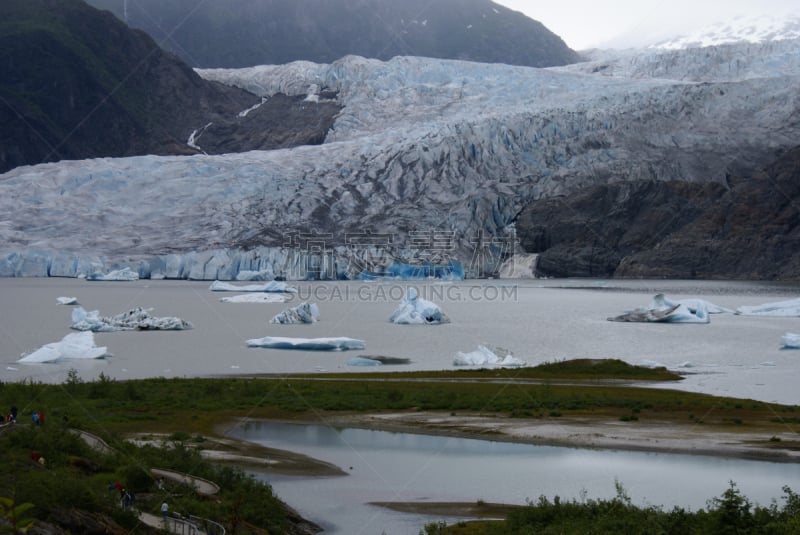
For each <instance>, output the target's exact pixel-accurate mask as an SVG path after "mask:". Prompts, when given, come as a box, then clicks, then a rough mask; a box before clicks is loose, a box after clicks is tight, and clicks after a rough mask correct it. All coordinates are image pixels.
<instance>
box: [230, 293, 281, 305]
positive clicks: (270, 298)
mask: <svg viewBox="0 0 800 535" xmlns="http://www.w3.org/2000/svg"><path fill="white" fill-rule="evenodd" d="M287 299H288V297H285V296H283V295H280V294H270V293H251V294H242V295H232V296H230V297H222V298H221V299H220V302H221V303H285V302H286V300H287Z"/></svg>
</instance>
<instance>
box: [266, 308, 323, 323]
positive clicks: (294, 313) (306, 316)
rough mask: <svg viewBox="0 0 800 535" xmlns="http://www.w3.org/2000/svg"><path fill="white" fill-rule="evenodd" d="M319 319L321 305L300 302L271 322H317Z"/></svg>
mask: <svg viewBox="0 0 800 535" xmlns="http://www.w3.org/2000/svg"><path fill="white" fill-rule="evenodd" d="M317 321H319V307H318V306H317V304H316V303H305V302H304V303H300V304H299V305H297V306H296V307H292V308H287V309H286V310H284V311H283V312H281V313H280V314H278V315H276V316H275V317H274V318H272V319H271V320H270V323H280V324H284V325H285V324H293V323H315V322H317Z"/></svg>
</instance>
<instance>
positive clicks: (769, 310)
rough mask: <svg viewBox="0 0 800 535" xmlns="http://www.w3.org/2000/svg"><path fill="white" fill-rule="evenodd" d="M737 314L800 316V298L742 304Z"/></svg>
mask: <svg viewBox="0 0 800 535" xmlns="http://www.w3.org/2000/svg"><path fill="white" fill-rule="evenodd" d="M736 314H739V315H742V316H773V317H783V318H788V317H795V316H800V299H789V300H788V301H776V302H774V303H765V304H763V305H756V306H740V307H737V309H736Z"/></svg>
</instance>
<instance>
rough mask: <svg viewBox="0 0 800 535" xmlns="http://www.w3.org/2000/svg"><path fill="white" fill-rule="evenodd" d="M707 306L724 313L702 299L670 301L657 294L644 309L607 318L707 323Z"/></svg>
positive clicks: (636, 321)
mask: <svg viewBox="0 0 800 535" xmlns="http://www.w3.org/2000/svg"><path fill="white" fill-rule="evenodd" d="M708 305H712V306H713V309H714V310H715V311H724V310H726V309H723V308H722V307H717V306H716V305H713V304H711V303H708V301H704V300H702V299H692V300H686V301H672V300H670V299H667V298H666V297H665V296H664V294H658V295H656V296H655V297H654V298H653V301H652V302H651V303H650V304H649V305H648V306H646V307H639V308H636V309H633V310H628V311H626V312H625V313H624V314H621V315H619V316H615V317H611V318H608V321H620V322H633V323H709V322H710V321H711V320H710V318H709V312H708V309H707V306H708Z"/></svg>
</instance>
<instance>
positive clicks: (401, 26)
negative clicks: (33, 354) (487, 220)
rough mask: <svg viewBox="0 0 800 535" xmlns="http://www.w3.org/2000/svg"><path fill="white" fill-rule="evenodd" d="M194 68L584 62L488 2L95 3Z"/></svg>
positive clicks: (535, 25)
mask: <svg viewBox="0 0 800 535" xmlns="http://www.w3.org/2000/svg"><path fill="white" fill-rule="evenodd" d="M89 3H90V4H92V5H94V6H96V7H98V8H101V9H108V10H110V11H112V12H113V13H115V14H116V15H117V16H118V17H119V18H120V19H122V20H126V21H127V22H128V24H130V26H131V27H134V28H141V29H143V30H144V31H146V32H147V33H149V34H150V35H151V36H153V38H154V39H155V40H156V41H158V42H159V43H162V46H164V47H165V48H167V49H169V50H172V51H174V52H175V53H176V54H178V55H179V56H181V57H182V58H183V59H184V60H185V61H186V62H187V63H188V64H190V65H192V66H195V67H229V68H236V67H250V66H254V65H275V64H282V63H288V62H290V61H295V60H308V61H314V62H317V63H331V62H333V61H335V60H337V59H339V58H341V57H342V56H346V55H348V54H354V55H359V56H364V57H368V58H376V59H383V60H386V59H390V58H392V57H394V56H425V57H432V58H442V59H463V60H469V61H480V62H487V63H506V64H509V65H525V66H531V67H548V66H553V65H564V64H567V63H574V62H576V61H578V60H579V57H578V54H577V53H575V52H574V51H573V50H571V49H570V48H568V47H567V46H566V45H565V44H564V42H563V41H562V40H561V39H560V38H559V37H558V36H556V35H555V34H553V33H552V32H550V31H549V30H548V29H547V28H545V27H544V26H543V25H542V24H541V23H539V22H537V21H535V20H532V19H529V18H528V17H526V16H524V15H522V14H521V13H518V12H515V11H512V10H510V9H508V8H506V7H503V6H500V5H497V4H494V3H492V2H490V1H488V0H436V1H433V2H432V1H430V0H403V1H402V2H398V1H395V0H292V1H290V2H289V1H286V0H215V1H214V2H201V3H199V4H198V2H196V1H194V0H171V1H169V2H164V1H163V0H138V1H136V2H128V3H127V12H126V11H125V10H124V2H123V0H89Z"/></svg>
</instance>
